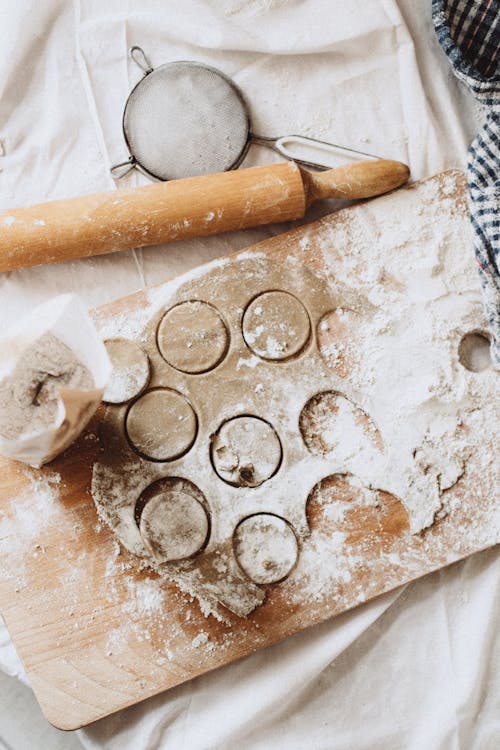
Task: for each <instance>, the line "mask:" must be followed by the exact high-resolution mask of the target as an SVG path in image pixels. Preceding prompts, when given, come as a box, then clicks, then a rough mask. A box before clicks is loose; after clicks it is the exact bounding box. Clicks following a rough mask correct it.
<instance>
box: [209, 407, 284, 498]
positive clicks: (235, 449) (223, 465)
mask: <svg viewBox="0 0 500 750" xmlns="http://www.w3.org/2000/svg"><path fill="white" fill-rule="evenodd" d="M282 455H283V451H282V447H281V442H280V439H279V437H278V435H277V433H276V430H275V429H274V427H272V425H271V424H269V422H266V420H264V419H261V418H260V417H254V416H251V415H246V414H245V415H241V416H238V417H233V418H232V419H228V420H226V421H225V422H223V423H222V425H221V426H220V427H219V429H218V430H217V432H216V433H215V434H214V435H212V437H211V443H210V459H211V461H212V466H213V468H214V470H215V472H216V474H217V475H218V476H219V477H220V478H221V479H222V480H223V481H224V482H227V484H230V485H232V486H233V487H258V486H259V485H261V484H262V483H263V482H265V481H266V480H267V479H270V477H272V476H273V475H274V474H276V472H277V471H278V469H279V467H280V465H281V459H282Z"/></svg>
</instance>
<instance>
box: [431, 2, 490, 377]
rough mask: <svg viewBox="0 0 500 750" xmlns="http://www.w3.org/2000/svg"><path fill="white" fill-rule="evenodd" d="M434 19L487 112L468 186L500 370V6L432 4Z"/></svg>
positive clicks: (470, 165) (474, 144)
mask: <svg viewBox="0 0 500 750" xmlns="http://www.w3.org/2000/svg"><path fill="white" fill-rule="evenodd" d="M432 16H433V21H434V27H435V30H436V34H437V37H438V39H439V43H440V44H441V47H442V48H443V50H444V52H445V53H446V54H447V56H448V58H449V60H450V62H451V65H452V66H453V71H454V73H455V75H456V76H457V77H458V78H459V79H460V80H462V81H464V83H466V84H467V85H468V86H469V88H470V90H471V91H472V93H473V94H474V96H475V97H476V99H478V101H479V102H480V103H481V104H482V105H483V107H484V114H485V119H484V123H483V126H482V129H481V130H480V132H479V133H478V135H477V136H476V138H475V139H474V140H473V142H472V143H471V146H470V148H469V155H468V160H467V182H468V187H469V207H470V214H471V223H472V229H473V236H474V249H475V253H476V259H477V262H478V265H479V274H480V278H481V285H482V289H483V296H484V302H485V306H486V313H487V315H488V319H489V322H490V326H491V332H492V342H491V355H492V360H493V363H494V365H495V367H497V368H499V369H500V4H499V2H498V0H432Z"/></svg>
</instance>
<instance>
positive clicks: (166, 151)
mask: <svg viewBox="0 0 500 750" xmlns="http://www.w3.org/2000/svg"><path fill="white" fill-rule="evenodd" d="M249 130H250V122H249V117H248V113H247V109H246V106H245V103H244V101H243V98H242V96H241V94H240V92H239V91H238V89H237V88H236V86H235V85H234V84H233V83H232V82H231V81H229V79H227V78H226V77H225V76H224V75H223V74H222V73H220V72H219V71H217V70H214V69H213V68H210V67H208V66H205V65H202V64H199V63H192V62H174V63H167V64H166V65H161V66H160V67H159V68H156V69H155V70H153V71H152V72H151V73H148V75H146V76H145V77H144V78H143V79H142V80H141V81H140V82H139V83H138V84H137V86H136V87H135V89H134V90H133V91H132V93H131V94H130V97H129V99H128V101H127V105H126V107H125V112H124V115H123V131H124V134H125V138H126V140H127V144H128V147H129V150H130V153H131V154H133V156H134V158H135V160H136V161H137V163H138V164H139V166H141V167H143V168H144V169H145V170H146V171H147V172H149V173H150V174H151V175H153V176H154V177H158V178H159V179H160V180H174V179H178V178H182V177H194V176H195V175H201V174H210V173H213V172H223V171H226V170H227V169H231V168H232V167H236V166H238V164H239V162H240V160H241V159H242V158H243V156H244V154H245V152H246V148H247V144H248V138H249Z"/></svg>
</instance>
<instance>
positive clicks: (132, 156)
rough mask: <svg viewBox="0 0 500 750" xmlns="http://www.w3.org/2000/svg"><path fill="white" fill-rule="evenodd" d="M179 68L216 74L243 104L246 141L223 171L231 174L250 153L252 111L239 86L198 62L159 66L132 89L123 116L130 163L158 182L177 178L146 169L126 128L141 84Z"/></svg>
mask: <svg viewBox="0 0 500 750" xmlns="http://www.w3.org/2000/svg"><path fill="white" fill-rule="evenodd" d="M178 66H182V67H189V68H201V69H202V70H208V71H210V72H211V73H214V74H215V75H217V76H219V78H222V79H224V81H225V82H226V83H227V84H228V85H229V86H230V88H231V89H232V90H233V91H234V93H235V94H236V96H237V98H238V100H239V102H240V104H241V107H242V111H243V114H244V116H245V126H246V135H245V141H244V145H243V148H242V149H241V151H240V153H239V154H238V156H237V157H236V159H235V160H234V161H233V162H232V163H231V164H230V165H229V167H226V169H224V170H223V171H224V172H230V171H231V170H233V169H237V168H238V167H239V166H240V164H241V163H242V161H243V159H244V158H245V156H246V154H247V152H248V149H249V147H250V144H251V141H252V132H251V128H252V124H251V119H250V109H249V107H248V104H247V102H246V100H245V97H244V96H243V92H242V91H241V89H240V88H239V86H238V85H237V84H236V83H235V82H234V81H233V80H232V78H230V77H229V76H228V75H226V74H225V73H223V72H222V71H221V70H219V69H218V68H214V67H213V66H212V65H207V64H206V63H203V62H199V61H197V60H172V61H171V62H167V63H163V64H162V65H158V67H156V68H152V70H150V71H149V72H147V73H144V75H143V76H142V78H140V79H139V81H137V83H136V84H135V86H134V87H133V88H132V89H131V91H130V93H129V95H128V97H127V100H126V102H125V106H124V108H123V114H122V133H123V138H124V140H125V144H126V146H127V149H128V153H129V157H130V158H129V161H130V163H131V164H132V165H133V166H134V167H135V168H136V169H138V170H139V171H140V172H142V173H143V174H145V175H146V176H147V177H152V178H153V179H154V180H158V181H159V182H169V181H170V179H175V178H169V177H160V175H157V174H155V173H154V172H151V171H150V170H149V169H147V168H146V167H144V166H143V165H142V164H141V162H140V161H139V160H138V159H137V158H136V156H135V154H134V152H133V150H132V148H131V146H130V141H129V138H128V136H127V129H126V127H125V118H126V115H127V109H128V107H129V104H130V100H131V98H132V96H133V94H134V93H135V92H136V91H137V89H138V88H139V87H140V86H141V84H143V83H144V81H145V80H146V78H149V76H151V75H154V74H155V73H156V72H159V71H160V70H164V69H165V68H173V67H178ZM177 179H190V178H189V177H186V178H177Z"/></svg>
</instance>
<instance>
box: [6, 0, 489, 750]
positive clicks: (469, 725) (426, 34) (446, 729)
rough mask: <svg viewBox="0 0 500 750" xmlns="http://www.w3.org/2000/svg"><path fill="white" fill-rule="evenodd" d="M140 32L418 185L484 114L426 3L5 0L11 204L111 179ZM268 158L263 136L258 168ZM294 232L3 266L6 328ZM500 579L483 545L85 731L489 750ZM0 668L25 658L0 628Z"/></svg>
mask: <svg viewBox="0 0 500 750" xmlns="http://www.w3.org/2000/svg"><path fill="white" fill-rule="evenodd" d="M133 44H138V45H141V46H142V47H144V49H145V50H146V52H147V54H148V56H149V57H150V59H151V61H152V63H153V65H154V66H157V65H159V64H161V63H162V62H167V61H169V60H175V59H194V60H202V61H204V62H207V63H208V64H212V65H214V66H215V67H218V68H220V69H222V70H223V71H224V72H226V73H227V74H229V75H230V76H231V77H233V78H234V80H235V81H236V82H237V83H238V84H239V85H240V87H241V88H242V89H243V91H244V92H245V94H246V97H247V99H248V101H249V102H250V104H251V112H252V120H253V128H254V130H255V132H257V133H259V134H263V135H282V134H283V135H284V134H288V133H302V134H304V135H313V136H317V137H319V138H323V139H325V140H330V141H333V142H336V143H341V144H345V145H347V146H353V147H354V148H360V149H361V150H364V151H372V152H374V153H376V154H382V155H385V156H389V157H393V158H396V159H402V160H403V161H407V162H408V163H409V164H410V166H411V169H412V175H413V178H414V179H417V178H420V177H424V176H427V175H429V174H432V173H434V172H436V171H439V170H440V169H443V168H447V167H457V166H458V167H463V166H464V164H465V155H466V149H467V145H468V143H469V141H470V140H471V137H472V135H473V133H474V132H476V130H477V127H478V121H479V115H478V114H477V113H476V110H475V104H474V102H473V100H472V98H471V97H470V96H469V95H468V93H467V92H466V91H465V90H463V89H462V88H461V86H460V84H459V82H458V81H456V80H455V79H454V78H453V77H452V74H451V72H450V70H449V65H448V62H447V60H446V58H445V57H444V55H443V53H442V52H441V50H440V48H439V45H438V43H437V40H436V39H435V38H434V34H433V30H432V23H431V16H430V3H429V2H427V0H418V2H414V1H412V0H399V2H397V1H396V0H381V1H380V2H374V0H343V1H342V2H341V1H340V0H170V1H169V2H168V3H167V2H164V1H162V0H74V2H72V3H70V2H68V1H67V0H43V2H39V0H24V2H22V3H20V2H19V1H18V0H3V2H2V4H1V5H0V105H1V106H0V142H1V143H2V144H3V151H4V155H3V156H0V208H3V207H5V208H6V207H9V206H14V205H22V204H28V203H34V202H38V201H41V200H47V199H51V198H60V197H69V196H72V195H78V194H81V193H85V192H93V191H96V190H111V189H113V188H114V184H113V181H112V179H111V178H110V176H109V167H110V165H111V164H113V163H116V162H119V161H122V160H123V158H125V157H126V156H127V152H126V149H125V145H124V142H123V138H122V134H121V126H120V121H121V113H122V109H123V105H124V102H125V99H126V97H127V95H128V93H129V91H130V89H131V87H132V86H133V84H134V83H135V82H136V81H137V80H138V79H139V78H140V76H141V73H140V71H139V70H138V69H137V67H136V66H135V64H134V63H132V62H131V61H130V60H129V59H128V58H127V50H128V48H129V47H130V46H131V45H133ZM0 153H2V149H0ZM271 159H274V156H273V155H272V154H271V153H270V152H266V151H264V150H263V149H262V148H258V147H252V148H251V150H250V153H249V156H248V158H247V160H246V164H247V165H250V164H257V163H264V162H267V161H270V160H271ZM142 181H144V178H143V177H142V176H140V175H138V174H137V173H134V174H132V175H130V176H129V177H127V178H126V180H125V181H124V182H123V183H122V184H123V185H127V184H128V185H130V184H138V183H140V182H142ZM331 207H332V206H331V205H330V206H326V207H325V206H323V207H318V208H317V209H315V213H314V214H309V217H308V218H309V219H310V218H311V217H312V216H314V215H319V213H320V212H322V211H323V212H324V211H326V210H327V209H328V208H331ZM284 228H286V227H282V226H280V227H272V228H261V229H255V230H249V231H246V232H237V233H232V234H228V235H225V236H224V237H214V238H209V239H201V240H192V241H189V242H184V243H173V244H171V245H169V246H166V247H160V248H152V249H147V250H137V251H127V252H124V253H120V254H118V253H115V254H113V255H108V256H103V257H100V258H95V259H86V260H79V261H74V262H68V263H61V264H58V265H57V266H45V267H40V268H36V269H26V270H22V271H17V272H13V273H7V274H2V275H0V299H1V300H2V316H1V319H0V329H2V328H4V327H6V326H7V325H9V324H10V323H11V322H12V321H14V320H16V319H17V318H18V317H19V315H20V314H21V313H22V312H23V311H25V310H26V308H27V307H29V306H31V305H33V304H35V303H37V302H40V301H42V300H44V299H47V298H48V297H50V296H53V295H54V294H56V293H60V292H66V291H75V292H77V293H79V294H80V296H81V297H82V298H83V300H84V302H85V303H86V304H87V305H88V306H92V305H97V304H100V303H103V302H106V301H108V300H111V299H113V298H115V297H118V296H121V295H123V294H126V293H128V292H131V291H134V290H135V289H138V288H140V287H143V286H144V285H145V284H151V283H155V282H158V281H161V280H164V279H166V278H168V277H171V276H173V275H175V274H178V273H180V272H182V271H185V270H188V269H189V268H191V267H193V266H195V265H197V264H199V263H200V262H203V261H206V260H210V259H211V258H214V257H216V256H218V255H223V254H226V253H227V252H229V251H231V250H234V249H237V248H240V247H243V246H245V245H249V244H251V243H253V242H255V241H257V240H259V239H263V238H265V237H267V236H270V234H272V233H276V232H278V231H282V230H283V229H284ZM471 262H473V261H472V248H471ZM499 577H500V576H499V566H498V555H497V553H496V552H495V551H490V552H486V553H482V554H480V555H476V556H474V557H472V558H470V559H469V560H467V561H465V562H463V563H460V564H457V565H455V566H452V567H451V568H450V569H448V570H446V571H443V572H441V573H438V574H435V575H433V576H430V577H428V578H426V579H424V580H422V581H420V582H417V583H414V584H411V585H410V586H408V587H407V588H406V589H404V590H403V592H402V591H401V590H400V591H399V592H392V593H390V594H387V595H385V596H384V597H381V598H379V599H378V600H376V601H375V602H371V603H368V604H367V605H365V606H363V607H360V608H358V609H357V610H355V611H354V612H352V613H347V614H345V615H342V616H341V617H338V618H336V619H335V620H332V621H330V622H327V623H324V624H323V625H321V626H319V627H317V628H313V629H311V630H309V631H307V632H305V633H301V634H298V635H296V636H294V637H293V638H291V639H289V640H288V641H285V642H284V643H282V644H279V645H277V646H275V647H273V648H271V649H268V650H266V651H264V652H260V653H257V654H255V655H253V656H251V657H249V658H247V659H245V660H243V661H241V662H238V663H237V664H234V665H231V666H229V667H226V668H224V669H221V670H218V671H217V672H214V673H211V674H208V675H205V676H203V677H201V678H198V679H197V680H194V681H192V682H190V683H188V684H186V685H183V686H181V687H179V688H177V689H174V690H171V691H169V692H167V693H165V694H163V695H161V696H158V697H156V698H154V699H150V700H148V701H146V702H145V703H142V704H140V705H138V706H135V707H133V708H131V709H128V710H127V711H125V712H122V713H120V714H118V715H116V716H113V717H110V718H108V719H104V720H102V721H101V722H99V723H97V724H96V725H94V726H92V727H90V728H88V729H87V730H84V731H82V732H81V733H80V737H81V740H82V742H83V744H84V745H85V746H86V747H88V748H103V749H104V748H105V749H106V750H114V748H120V750H128V749H129V748H130V749H132V748H133V749H134V750H153V748H155V749H156V748H161V749H162V750H164V749H167V748H175V749H176V750H182V749H183V748H185V750H198V749H200V750H201V749H202V748H207V749H208V748H217V749H218V750H219V749H220V748H233V747H235V746H237V747H239V748H242V750H243V749H245V748H252V749H253V748H266V750H267V749H270V750H274V748H282V747H287V748H288V749H289V750H294V749H295V748H297V749H299V748H300V749H301V748H305V747H311V748H315V749H316V748H317V749H318V750H321V749H322V748H325V749H328V750H330V749H331V750H333V749H334V748H342V749H343V750H345V749H346V748H353V750H363V749H364V748H366V749H367V750H368V748H369V749H370V750H377V748H381V749H382V748H383V749H384V750H391V748H403V747H404V748H407V749H410V750H420V749H422V750H423V749H424V748H425V749H427V748H440V749H442V750H451V749H453V750H455V748H456V749H457V750H458V749H461V748H464V749H465V748H467V750H469V749H470V750H487V749H489V748H491V750H493V748H496V747H498V745H499V743H500V723H499V722H500V711H499V710H498V709H499V705H498V702H499V696H500V689H499V688H500V686H499V685H498V674H499V673H500V653H499V641H498V638H496V637H495V636H496V630H495V618H497V619H498V614H499V613H498V599H499V597H498V590H499V588H498V582H499ZM391 605H392V606H391ZM0 607H1V603H0ZM0 665H1V666H2V668H4V669H5V670H6V671H9V672H10V673H16V672H19V671H20V668H19V665H18V662H17V661H16V660H15V658H14V656H13V652H12V648H11V646H10V645H9V643H8V640H6V638H5V635H4V634H1V633H0Z"/></svg>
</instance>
